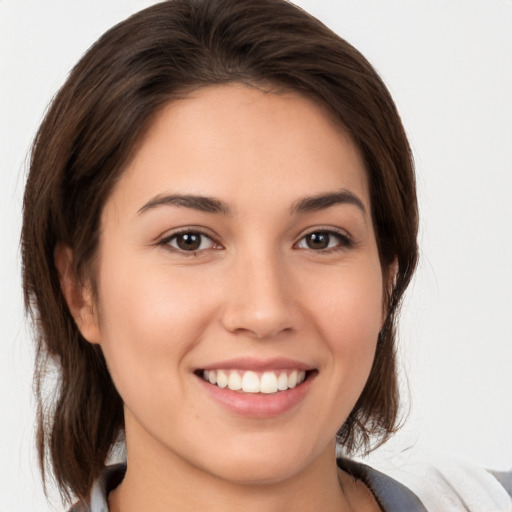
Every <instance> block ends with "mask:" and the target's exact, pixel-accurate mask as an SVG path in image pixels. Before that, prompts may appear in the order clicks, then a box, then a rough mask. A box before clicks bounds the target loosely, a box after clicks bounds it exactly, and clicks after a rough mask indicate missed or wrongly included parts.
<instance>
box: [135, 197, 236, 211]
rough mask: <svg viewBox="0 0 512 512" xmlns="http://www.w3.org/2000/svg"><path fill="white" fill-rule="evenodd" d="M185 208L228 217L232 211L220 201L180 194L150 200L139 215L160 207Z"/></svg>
mask: <svg viewBox="0 0 512 512" xmlns="http://www.w3.org/2000/svg"><path fill="white" fill-rule="evenodd" d="M164 205H167V206H183V207H185V208H192V209H193V210H199V211H201V212H207V213H221V214H223V215H227V214H228V213H229V212H230V210H229V206H228V205H227V204H226V203H225V202H224V201H220V200H219V199H215V198H213V197H206V196H196V195H191V194H187V195H179V194H170V195H165V194H159V195H157V196H155V197H153V198H152V199H150V200H149V201H148V202H147V203H146V204H145V205H144V206H143V207H142V208H140V209H139V211H138V214H139V215H140V214H141V213H144V212H146V211H148V210H152V209H153V208H156V207H158V206H164Z"/></svg>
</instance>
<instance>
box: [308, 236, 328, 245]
mask: <svg viewBox="0 0 512 512" xmlns="http://www.w3.org/2000/svg"><path fill="white" fill-rule="evenodd" d="M307 244H308V247H309V248H310V249H325V248H326V247H328V245H329V234H328V233H311V235H309V236H308V238H307Z"/></svg>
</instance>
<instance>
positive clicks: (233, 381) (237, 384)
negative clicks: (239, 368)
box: [228, 372, 242, 391]
mask: <svg viewBox="0 0 512 512" xmlns="http://www.w3.org/2000/svg"><path fill="white" fill-rule="evenodd" d="M228 388H229V389H232V390H233V391H238V390H239V389H242V377H240V374H239V373H238V372H229V379H228Z"/></svg>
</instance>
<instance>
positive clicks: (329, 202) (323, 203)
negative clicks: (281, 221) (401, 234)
mask: <svg viewBox="0 0 512 512" xmlns="http://www.w3.org/2000/svg"><path fill="white" fill-rule="evenodd" d="M336 204H351V205H354V206H356V207H357V208H359V209H360V210H361V211H362V212H363V213H364V214H366V213H367V212H366V208H365V206H364V204H363V202H362V201H361V199H359V197H357V196H356V195H355V194H354V193H353V192H350V190H345V189H342V190H340V191H339V192H328V193H326V194H318V195H316V196H310V197H303V198H302V199H299V200H298V201H297V202H295V203H294V204H293V205H292V207H291V211H292V213H308V212H314V211H318V210H324V209H325V208H329V207H330V206H334V205H336Z"/></svg>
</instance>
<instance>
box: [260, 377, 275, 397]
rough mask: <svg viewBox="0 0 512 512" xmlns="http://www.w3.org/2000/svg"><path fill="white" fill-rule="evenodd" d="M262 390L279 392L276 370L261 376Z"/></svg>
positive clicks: (263, 391) (264, 391)
mask: <svg viewBox="0 0 512 512" xmlns="http://www.w3.org/2000/svg"><path fill="white" fill-rule="evenodd" d="M260 391H261V392H262V393H275V392H277V377H276V374H275V373H274V372H265V373H264V374H263V375H262V377H261V382H260Z"/></svg>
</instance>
